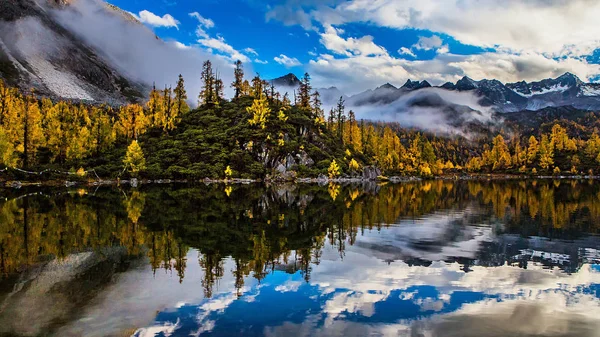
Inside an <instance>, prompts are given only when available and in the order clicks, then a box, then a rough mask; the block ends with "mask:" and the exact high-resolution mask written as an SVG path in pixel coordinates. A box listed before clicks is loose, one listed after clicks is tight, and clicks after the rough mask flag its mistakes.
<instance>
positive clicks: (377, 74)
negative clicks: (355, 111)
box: [109, 0, 600, 92]
mask: <svg viewBox="0 0 600 337" xmlns="http://www.w3.org/2000/svg"><path fill="white" fill-rule="evenodd" d="M109 2H110V3H112V4H114V5H116V6H119V7H121V8H122V9H124V10H126V11H129V12H131V13H133V14H135V15H136V16H138V17H139V18H140V20H141V21H142V22H144V23H145V24H146V25H147V26H149V27H150V28H152V29H153V30H154V31H155V33H156V34H157V35H158V36H160V37H161V38H162V39H164V40H168V41H178V42H179V43H182V44H184V45H186V46H192V47H195V48H201V49H204V50H207V51H208V52H210V53H213V54H215V55H219V57H223V58H225V59H227V60H230V61H231V60H234V59H237V58H242V59H243V61H245V63H246V64H248V66H249V67H250V69H252V71H254V72H258V73H260V74H261V76H262V77H264V78H274V77H278V76H281V75H284V74H286V73H288V72H293V73H295V74H296V75H298V76H300V75H301V74H303V73H304V72H305V71H308V72H309V73H310V74H311V75H312V76H313V81H314V83H316V85H317V86H329V85H336V86H338V87H340V88H342V89H343V90H345V91H346V92H352V91H355V92H356V91H360V90H363V89H365V88H369V87H373V86H376V85H380V84H383V83H386V82H390V83H392V84H395V85H402V84H403V83H404V82H405V81H406V80H407V79H409V78H411V79H426V80H428V81H430V82H432V83H434V84H441V83H443V82H445V81H456V80H457V79H459V78H461V77H462V76H465V75H467V76H470V77H472V78H474V79H482V78H497V79H499V80H501V81H504V82H512V81H519V80H522V79H524V80H528V81H531V80H538V79H542V78H548V77H556V76H559V75H560V74H562V73H564V72H566V71H570V72H573V73H575V74H576V75H578V76H580V77H581V78H582V79H584V80H594V79H597V78H598V74H600V66H598V64H597V63H598V60H599V58H598V55H600V53H598V52H597V51H598V48H599V47H600V39H599V38H598V36H600V28H598V25H597V24H595V22H596V21H595V20H596V19H597V17H600V2H590V1H586V0H572V1H568V2H565V1H559V0H532V1H528V2H523V1H517V0H507V1H505V2H502V3H500V2H497V1H492V0H430V1H417V0H406V1H393V0H373V1H370V0H369V1H367V0H287V1H286V0H279V1H275V0H267V1H259V0H203V1H198V0H109ZM190 13H197V15H196V14H194V16H192V15H191V14H190ZM595 51H596V52H595Z"/></svg>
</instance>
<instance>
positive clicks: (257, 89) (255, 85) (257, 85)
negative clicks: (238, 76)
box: [252, 74, 263, 98]
mask: <svg viewBox="0 0 600 337" xmlns="http://www.w3.org/2000/svg"><path fill="white" fill-rule="evenodd" d="M262 95H263V80H261V79H260V75H259V74H256V76H254V78H253V79H252V96H254V97H255V98H259V97H261V96H262Z"/></svg>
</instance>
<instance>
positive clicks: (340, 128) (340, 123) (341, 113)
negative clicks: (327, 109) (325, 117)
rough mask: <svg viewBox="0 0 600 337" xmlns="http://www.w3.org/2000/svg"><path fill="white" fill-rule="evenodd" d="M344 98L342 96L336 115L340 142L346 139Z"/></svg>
mask: <svg viewBox="0 0 600 337" xmlns="http://www.w3.org/2000/svg"><path fill="white" fill-rule="evenodd" d="M344 103H345V102H344V98H343V97H342V96H340V99H339V101H338V103H337V107H336V113H337V133H338V138H339V139H340V140H343V139H344V117H345V116H344V109H345V105H344Z"/></svg>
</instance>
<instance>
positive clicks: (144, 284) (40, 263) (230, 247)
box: [0, 180, 600, 337]
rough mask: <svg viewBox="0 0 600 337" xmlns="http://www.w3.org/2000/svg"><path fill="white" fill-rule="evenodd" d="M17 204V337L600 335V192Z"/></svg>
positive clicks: (535, 189)
mask: <svg viewBox="0 0 600 337" xmlns="http://www.w3.org/2000/svg"><path fill="white" fill-rule="evenodd" d="M0 196H1V197H2V200H1V201H0V336H61V337H63V336H67V337H68V336H92V337H94V336H135V337H142V336H143V337H147V336H165V337H167V336H285V337H292V336H415V337H416V336H423V337H429V336H474V337H475V336H477V337H479V336H599V335H600V251H599V249H600V237H599V236H598V234H599V233H600V184H599V183H598V182H594V181H587V180H581V181H576V180H555V181H553V180H531V181H525V180H522V181H519V180H514V181H443V180H435V181H423V182H414V183H405V184H398V185H392V184H364V185H346V186H342V185H335V184H332V185H325V186H318V185H308V184H307V185H285V186H271V187H263V186H259V185H231V186H225V185H210V186H204V185H200V186H192V187H190V186H187V185H162V186H158V185H152V186H150V185H143V186H140V187H139V188H136V189H130V188H125V189H119V188H117V187H98V188H82V189H49V188H48V189H46V188H22V189H19V190H2V191H1V194H0Z"/></svg>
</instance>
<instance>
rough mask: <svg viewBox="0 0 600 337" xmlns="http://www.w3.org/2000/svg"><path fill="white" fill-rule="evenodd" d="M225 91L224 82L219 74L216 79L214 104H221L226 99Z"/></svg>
mask: <svg viewBox="0 0 600 337" xmlns="http://www.w3.org/2000/svg"><path fill="white" fill-rule="evenodd" d="M223 90H224V85H223V80H222V79H221V78H220V77H219V75H218V74H217V76H216V77H215V90H214V94H215V96H214V97H213V102H214V104H221V101H222V100H223V99H224V94H223Z"/></svg>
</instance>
